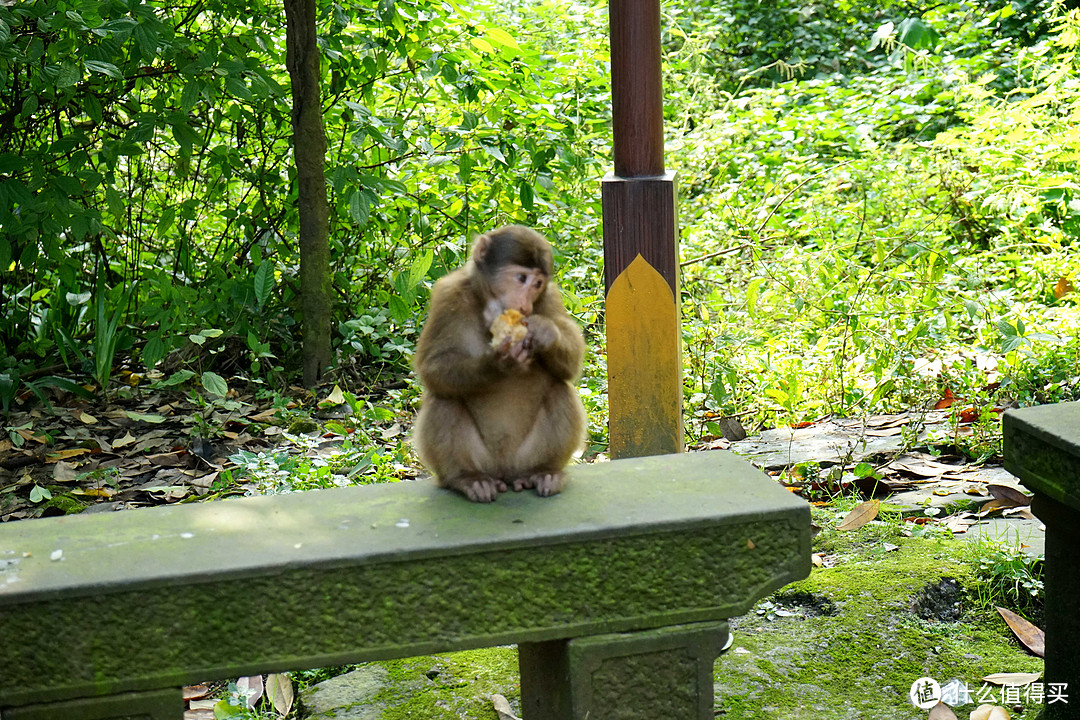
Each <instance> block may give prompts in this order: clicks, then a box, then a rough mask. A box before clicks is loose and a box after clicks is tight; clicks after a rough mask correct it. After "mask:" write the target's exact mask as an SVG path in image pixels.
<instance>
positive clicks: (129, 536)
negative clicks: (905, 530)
mask: <svg viewBox="0 0 1080 720" xmlns="http://www.w3.org/2000/svg"><path fill="white" fill-rule="evenodd" d="M571 472H572V477H571V480H570V483H569V485H568V487H567V489H566V491H565V492H563V493H562V494H561V495H558V496H556V497H553V498H547V499H544V498H538V497H536V495H535V494H533V493H520V494H515V493H513V492H510V493H507V494H506V495H503V496H501V497H500V498H499V500H498V502H496V503H493V504H491V505H479V504H472V503H468V502H466V501H464V500H463V499H462V498H461V497H459V496H457V495H454V494H452V493H450V492H449V491H445V490H440V489H437V488H435V487H434V486H433V485H432V484H431V483H427V482H417V483H401V484H393V485H377V486H370V487H356V488H343V489H339V490H323V491H315V492H307V493H296V494H291V495H278V496H270V497H252V498H243V499H235V500H226V501H223V502H216V503H204V504H198V505H181V506H171V507H162V508H154V509H145V510H136V511H127V512H120V513H110V514H97V515H77V516H69V517H62V518H47V519H41V520H23V521H20V522H14V523H9V524H6V525H0V716H2V718H3V720H42V719H44V718H48V719H49V720H103V719H106V718H119V717H124V718H150V719H152V720H178V719H179V718H181V716H182V714H183V712H182V711H183V704H182V700H181V695H180V688H181V687H182V686H183V685H185V684H191V683H195V682H202V681H206V680H213V679H224V678H234V677H240V676H244V675H254V674H260V673H267V672H279V671H285V670H296V669H303V668H312V667H320V666H325V665H332V664H344V663H353V662H361V661H369V660H384V659H390V658H398V657H408V656H415V655H426V654H430V653H435V652H444V651H452V650H464V649H471V648H478V647H487V646H492V645H502V644H510V643H517V644H518V648H519V657H520V660H519V663H520V669H521V697H522V708H523V710H522V712H523V715H524V717H525V719H526V720H566V719H569V718H574V719H575V720H583V719H584V718H586V717H588V718H590V720H601V719H602V718H605V717H618V718H641V719H642V720H644V719H646V718H647V719H648V720H657V718H664V719H665V720H679V719H681V718H685V719H687V720H690V719H691V718H693V719H695V720H699V719H700V720H705V719H706V718H712V717H713V712H712V708H713V682H712V672H713V662H714V660H715V658H716V656H717V655H718V653H719V651H720V649H721V647H722V645H723V643H724V641H725V640H726V638H727V625H726V623H725V620H726V619H727V618H729V617H733V616H737V615H741V614H743V613H745V612H746V611H747V610H748V609H749V608H750V607H751V606H752V605H753V603H754V602H755V601H756V600H758V599H760V598H762V597H764V596H766V595H767V594H769V593H770V592H772V591H773V590H775V589H777V588H779V587H781V586H783V585H786V584H787V583H789V582H792V581H794V580H798V579H800V578H803V577H806V576H807V575H808V574H809V572H810V510H809V507H808V506H807V504H806V503H805V502H803V501H802V500H801V499H799V498H797V497H795V496H793V495H791V494H790V493H789V492H787V491H786V490H784V489H783V488H781V487H780V486H779V485H777V484H776V483H775V482H774V481H773V480H771V479H770V478H768V477H767V476H765V475H763V474H762V473H760V472H759V471H757V470H756V469H754V468H753V467H752V466H751V465H749V464H748V463H746V462H745V461H743V460H740V459H738V458H736V457H735V456H733V455H730V454H728V453H726V452H722V451H713V452H709V453H686V454H681V455H670V456H658V457H650V458H635V459H627V460H619V461H615V462H610V463H602V464H596V465H582V466H576V467H573V468H572V470H571Z"/></svg>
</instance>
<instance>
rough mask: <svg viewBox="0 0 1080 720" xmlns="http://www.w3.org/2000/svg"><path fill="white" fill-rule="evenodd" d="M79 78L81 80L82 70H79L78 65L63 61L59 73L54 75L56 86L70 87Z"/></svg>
mask: <svg viewBox="0 0 1080 720" xmlns="http://www.w3.org/2000/svg"><path fill="white" fill-rule="evenodd" d="M80 80H82V72H80V71H79V66H78V65H74V64H71V63H64V64H63V65H61V66H60V73H59V74H58V75H57V76H56V87H58V88H66V87H71V86H72V85H74V84H75V83H77V82H79V81H80Z"/></svg>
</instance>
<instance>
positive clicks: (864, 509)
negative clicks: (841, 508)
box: [836, 500, 881, 530]
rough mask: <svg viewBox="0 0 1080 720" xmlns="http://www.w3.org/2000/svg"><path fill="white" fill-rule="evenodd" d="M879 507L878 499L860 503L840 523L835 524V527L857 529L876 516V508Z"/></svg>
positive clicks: (878, 508)
mask: <svg viewBox="0 0 1080 720" xmlns="http://www.w3.org/2000/svg"><path fill="white" fill-rule="evenodd" d="M880 509H881V501H880V500H867V501H866V502H864V503H860V504H859V505H858V506H857V507H856V508H855V509H854V510H852V511H851V512H849V513H848V514H847V516H846V517H845V518H844V519H843V520H842V521H841V522H840V524H839V525H837V526H836V529H837V530H858V529H859V528H861V527H862V526H863V525H865V524H866V523H868V522H870V521H871V520H873V519H874V518H876V517H877V514H878V510H880Z"/></svg>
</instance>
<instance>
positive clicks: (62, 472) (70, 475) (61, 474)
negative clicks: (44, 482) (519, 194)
mask: <svg viewBox="0 0 1080 720" xmlns="http://www.w3.org/2000/svg"><path fill="white" fill-rule="evenodd" d="M76 475H77V473H76V472H75V466H74V465H72V464H71V463H66V462H64V461H63V460H61V461H60V462H58V463H56V464H55V465H53V480H55V481H56V482H59V483H70V482H75V477H76Z"/></svg>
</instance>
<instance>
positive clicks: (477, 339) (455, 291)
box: [413, 273, 509, 397]
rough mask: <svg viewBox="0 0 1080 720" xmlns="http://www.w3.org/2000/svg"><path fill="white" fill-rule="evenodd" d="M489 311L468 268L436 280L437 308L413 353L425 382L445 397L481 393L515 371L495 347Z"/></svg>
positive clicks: (434, 297)
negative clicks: (488, 324) (487, 322)
mask: <svg viewBox="0 0 1080 720" xmlns="http://www.w3.org/2000/svg"><path fill="white" fill-rule="evenodd" d="M482 315H483V311H482V309H481V307H480V305H479V302H478V300H477V299H476V297H475V294H474V293H473V292H472V290H471V288H470V286H469V284H468V282H467V280H466V278H465V276H464V274H461V275H456V274H454V273H452V274H451V275H448V276H446V277H445V278H443V279H441V280H439V282H437V283H435V287H434V288H433V289H432V294H431V314H430V315H429V316H428V318H427V321H426V322H425V323H424V329H423V330H422V331H421V333H420V339H419V340H418V341H417V343H416V355H415V356H414V358H413V361H414V364H415V366H416V373H417V375H419V376H420V381H421V382H422V383H423V384H424V387H425V388H426V389H427V390H428V391H429V392H432V393H434V394H435V395H440V396H442V397H461V396H468V395H471V394H475V393H477V392H479V391H481V390H483V389H485V388H486V387H487V386H489V385H490V384H491V382H492V380H494V379H496V378H499V377H502V376H503V375H505V374H506V373H507V372H508V371H509V367H508V365H507V363H506V362H500V360H499V359H498V358H497V357H496V356H495V353H494V352H492V350H491V347H490V346H489V343H488V333H487V329H486V327H484V326H483V324H482V322H483V321H482Z"/></svg>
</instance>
